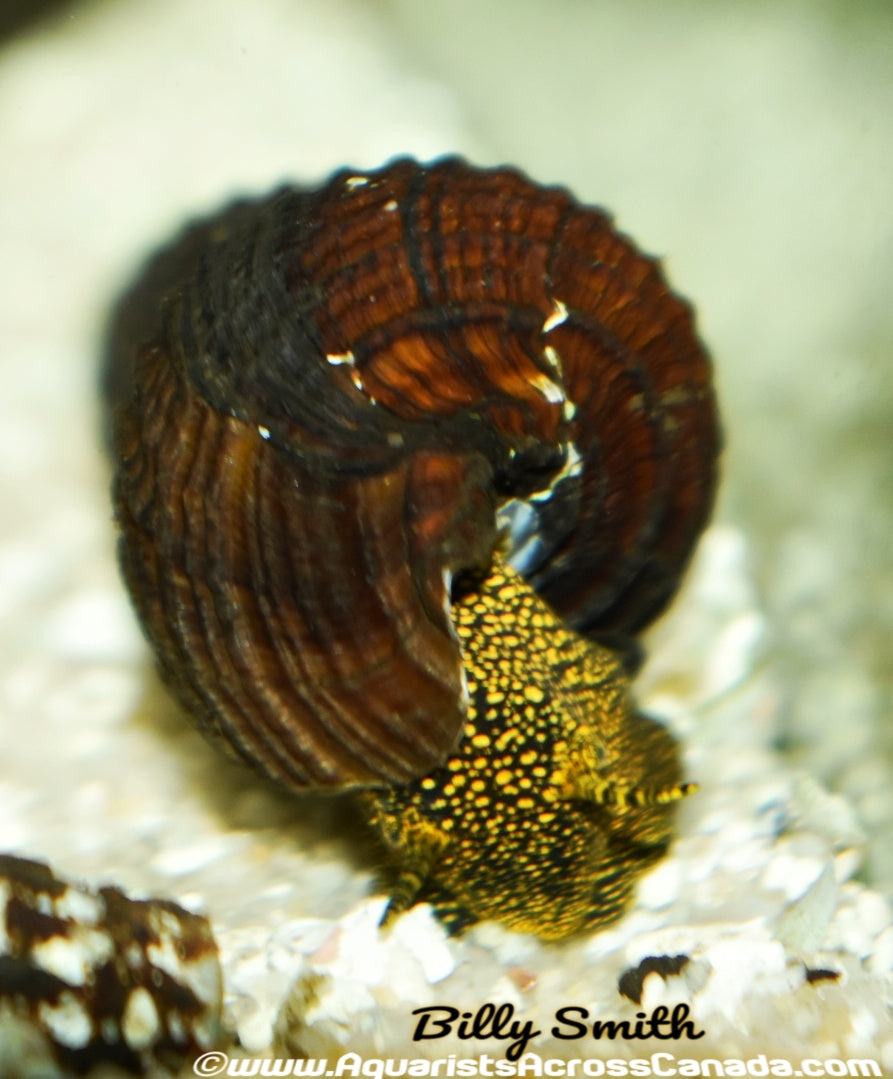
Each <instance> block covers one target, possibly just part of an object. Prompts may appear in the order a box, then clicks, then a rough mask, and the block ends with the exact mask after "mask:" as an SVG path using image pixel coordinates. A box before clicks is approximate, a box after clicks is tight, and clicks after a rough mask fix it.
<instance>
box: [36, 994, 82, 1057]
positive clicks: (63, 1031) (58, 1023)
mask: <svg viewBox="0 0 893 1079" xmlns="http://www.w3.org/2000/svg"><path fill="white" fill-rule="evenodd" d="M37 1012H38V1015H39V1016H40V1021H41V1023H42V1024H43V1025H44V1026H45V1027H46V1029H47V1030H48V1031H49V1032H50V1035H51V1036H52V1037H53V1038H54V1039H55V1040H56V1041H57V1042H58V1043H59V1044H60V1045H64V1046H67V1048H69V1049H83V1048H84V1046H85V1045H87V1043H88V1042H89V1041H90V1038H91V1037H92V1034H93V1023H92V1022H91V1020H90V1016H89V1015H88V1014H87V1012H86V1011H85V1010H84V1007H83V1005H82V1004H81V1002H80V1001H79V1000H78V998H77V997H76V996H75V995H74V993H60V995H59V1003H58V1004H56V1005H52V1004H47V1002H46V1001H45V1000H42V1001H41V1002H40V1004H39V1005H38V1009H37Z"/></svg>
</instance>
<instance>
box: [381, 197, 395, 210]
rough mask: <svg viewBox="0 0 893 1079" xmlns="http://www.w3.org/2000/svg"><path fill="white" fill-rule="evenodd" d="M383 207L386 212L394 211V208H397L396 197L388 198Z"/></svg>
mask: <svg viewBox="0 0 893 1079" xmlns="http://www.w3.org/2000/svg"><path fill="white" fill-rule="evenodd" d="M382 209H383V210H384V211H385V213H389V214H392V213H393V212H394V210H396V209H397V200H396V199H388V201H387V202H386V203H385V204H384V206H382Z"/></svg>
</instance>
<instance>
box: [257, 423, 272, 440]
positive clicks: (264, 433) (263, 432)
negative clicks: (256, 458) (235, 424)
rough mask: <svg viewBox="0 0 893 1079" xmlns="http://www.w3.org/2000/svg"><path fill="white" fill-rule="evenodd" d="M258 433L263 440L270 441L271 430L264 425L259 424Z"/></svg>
mask: <svg viewBox="0 0 893 1079" xmlns="http://www.w3.org/2000/svg"><path fill="white" fill-rule="evenodd" d="M257 433H258V434H259V435H260V437H261V438H263V439H268V438H269V437H270V428H269V427H264V426H263V425H262V424H258V428H257Z"/></svg>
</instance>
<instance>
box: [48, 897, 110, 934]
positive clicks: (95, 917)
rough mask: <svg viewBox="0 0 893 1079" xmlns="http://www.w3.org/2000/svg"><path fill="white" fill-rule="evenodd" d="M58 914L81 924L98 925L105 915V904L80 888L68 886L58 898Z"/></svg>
mask: <svg viewBox="0 0 893 1079" xmlns="http://www.w3.org/2000/svg"><path fill="white" fill-rule="evenodd" d="M56 915H57V917H59V918H70V919H71V921H73V922H79V923H80V924H81V925H97V924H98V923H99V922H100V920H101V919H102V918H103V917H104V915H105V909H104V905H103V904H102V903H101V902H100V900H99V899H97V897H96V896H94V895H88V894H87V892H84V891H81V889H80V888H66V889H65V891H64V892H63V893H62V895H60V896H59V898H58V899H57V900H56Z"/></svg>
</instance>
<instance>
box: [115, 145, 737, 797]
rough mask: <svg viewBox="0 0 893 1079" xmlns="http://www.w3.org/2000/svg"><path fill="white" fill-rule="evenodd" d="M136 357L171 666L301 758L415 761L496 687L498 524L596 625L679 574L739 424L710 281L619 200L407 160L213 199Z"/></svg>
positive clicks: (142, 568)
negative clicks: (480, 588)
mask: <svg viewBox="0 0 893 1079" xmlns="http://www.w3.org/2000/svg"><path fill="white" fill-rule="evenodd" d="M109 341H110V344H109V350H108V363H107V369H106V374H105V383H106V391H107V401H108V407H109V422H110V428H111V437H112V442H113V447H114V455H115V459H116V478H115V501H116V511H117V515H118V518H119V522H120V524H121V528H122V540H121V557H122V564H123V567H124V571H125V575H126V577H127V580H128V583H129V586H130V589H131V592H132V594H133V597H134V601H135V604H136V607H137V610H138V612H139V615H140V617H141V620H142V622H143V625H144V627H145V629H146V632H147V634H148V636H149V638H150V639H151V641H152V643H153V644H154V646H155V649H156V652H157V653H158V656H159V659H160V664H161V668H162V671H163V673H164V674H165V676H166V677H167V679H168V680H169V681H170V682H171V683H172V685H173V686H174V688H175V690H176V691H177V692H178V694H179V696H180V697H181V699H182V700H184V701H185V703H186V704H187V705H188V706H189V707H190V709H191V710H192V711H193V712H194V713H195V714H196V715H197V716H198V717H199V719H200V721H201V723H202V724H203V725H204V726H205V727H206V729H208V730H210V731H211V732H212V733H214V734H217V735H218V736H220V738H221V739H222V740H223V741H224V742H225V743H227V744H228V745H229V746H230V748H232V749H234V750H235V751H236V752H237V753H238V754H239V755H241V756H242V757H244V758H245V759H247V760H249V761H251V762H252V763H254V764H255V765H257V766H259V767H261V768H262V769H263V770H264V771H265V772H266V773H267V774H269V775H271V776H272V777H274V778H276V779H278V780H280V781H282V782H284V783H286V784H288V785H291V786H294V787H302V786H308V785H322V786H349V785H361V784H376V783H395V782H398V783H399V782H404V781H406V780H408V779H410V778H412V777H415V776H419V775H421V774H423V773H424V772H426V771H427V770H429V769H430V768H431V767H433V766H435V765H436V764H437V763H439V762H440V761H441V760H442V759H443V758H444V756H445V755H446V753H447V752H448V751H449V750H450V749H451V748H452V746H453V745H454V744H455V742H456V740H457V739H458V737H459V734H460V731H461V728H462V724H463V719H464V715H465V707H466V701H465V695H464V681H463V680H464V675H463V668H462V653H461V648H460V644H459V641H458V638H457V636H456V634H455V632H454V630H453V627H452V624H451V620H450V613H449V604H450V595H451V589H452V588H453V587H455V582H457V581H461V580H462V578H463V575H464V574H465V573H466V571H470V572H472V573H474V572H480V571H482V570H485V569H486V567H487V565H488V564H489V561H490V558H491V556H492V554H493V551H494V549H495V548H497V546H499V545H502V546H503V547H506V546H507V547H508V548H509V552H508V558H509V561H511V562H513V564H514V565H515V566H516V567H517V568H518V569H520V570H521V571H522V572H523V573H524V574H525V576H527V578H528V580H529V581H530V582H531V583H532V584H533V586H534V587H535V588H536V590H537V591H538V592H539V593H540V594H541V595H542V597H543V598H544V599H545V600H546V601H547V602H548V603H549V604H550V605H551V606H552V608H553V609H554V610H555V611H556V612H558V614H559V615H560V616H561V617H562V618H563V619H564V620H565V621H566V622H568V623H569V624H570V625H571V626H572V627H573V628H575V629H577V630H578V631H580V632H582V633H584V634H589V635H593V636H600V635H608V634H632V633H634V632H635V631H637V630H638V629H640V628H641V627H642V626H643V625H645V624H646V623H647V622H648V621H650V620H651V619H652V618H653V617H655V616H656V615H657V614H658V613H659V612H660V611H661V610H662V609H663V608H664V606H665V605H666V603H667V602H668V600H669V598H670V597H671V596H672V594H673V592H674V591H675V589H676V587H677V584H678V581H679V578H680V575H681V573H682V571H683V569H684V567H685V565H686V563H687V561H688V558H689V555H690V553H691V550H692V547H693V545H694V543H695V540H696V538H697V536H698V534H699V532H700V530H701V528H702V527H703V524H704V522H705V520H706V518H707V515H708V514H709V511H710V508H711V505H712V500H713V492H714V488H715V480H716V457H717V453H718V449H719V434H718V424H717V418H716V409H715V403H714V398H713V393H712V389H711V383H710V365H709V360H708V358H707V356H706V354H705V351H704V349H703V347H702V346H701V344H700V342H699V341H698V338H697V336H696V333H695V330H694V326H693V318H692V314H691V311H690V308H689V307H688V305H687V304H686V303H685V302H684V301H682V300H680V299H679V298H678V297H676V296H675V295H674V294H673V293H672V292H670V291H669V289H668V288H667V285H666V283H665V281H664V278H663V276H662V273H661V271H660V269H659V267H658V265H657V263H656V262H655V261H654V260H652V259H650V258H647V257H645V256H643V255H642V254H640V253H639V252H638V251H637V250H636V248H635V247H634V246H633V245H632V244H631V242H630V241H629V240H627V239H626V238H625V237H623V236H622V235H619V234H618V233H617V232H616V231H615V230H614V229H613V227H612V225H611V221H610V219H609V218H608V217H607V216H606V215H605V214H604V213H602V212H601V211H599V210H596V209H592V208H589V207H584V206H581V205H579V204H578V203H577V202H576V201H575V200H574V199H573V198H572V197H571V196H570V195H569V194H568V193H567V192H566V191H564V190H563V189H560V188H553V187H541V186H538V185H536V184H534V183H532V182H531V181H530V180H528V179H527V178H526V177H524V176H523V175H522V174H520V173H519V172H516V171H515V170H512V169H509V168H498V169H492V170H481V169H476V168H473V167H471V166H469V165H467V164H465V163H464V162H462V161H461V160H459V159H446V160H443V161H440V162H437V163H435V164H432V165H430V166H422V165H419V164H417V163H415V162H413V161H409V160H400V161H396V162H393V163H392V164H390V165H388V166H385V167H384V168H383V169H381V170H379V171H377V172H367V173H363V174H358V173H351V172H349V171H343V172H340V173H338V174H336V175H335V176H333V177H332V178H331V179H330V180H329V181H328V182H327V183H326V184H325V185H324V186H323V187H321V188H319V189H317V190H300V189H294V188H288V189H284V190H281V191H279V192H277V193H275V194H274V195H272V196H271V197H269V198H267V199H265V200H261V201H257V202H242V203H238V204H236V205H235V206H232V207H230V208H229V209H228V210H227V211H225V212H224V213H223V214H222V215H220V216H218V217H217V218H214V219H212V220H208V221H206V222H200V223H199V224H197V225H193V226H192V227H190V228H189V229H187V231H186V232H185V233H184V234H183V235H182V236H181V237H180V239H179V240H178V241H177V242H176V243H175V244H174V245H173V246H172V247H171V248H169V249H168V250H167V251H164V252H162V253H161V254H160V255H159V256H157V257H156V259H155V260H154V261H153V262H152V263H151V264H150V265H149V267H148V268H147V269H146V271H145V273H144V275H143V276H142V278H141V279H140V281H139V282H138V283H137V284H136V286H135V287H134V288H133V289H132V290H131V292H130V293H128V295H127V296H126V297H125V298H124V299H123V300H122V302H121V304H120V306H119V309H118V314H117V316H116V320H115V323H114V324H113V327H112V332H111V335H110V338H109Z"/></svg>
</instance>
